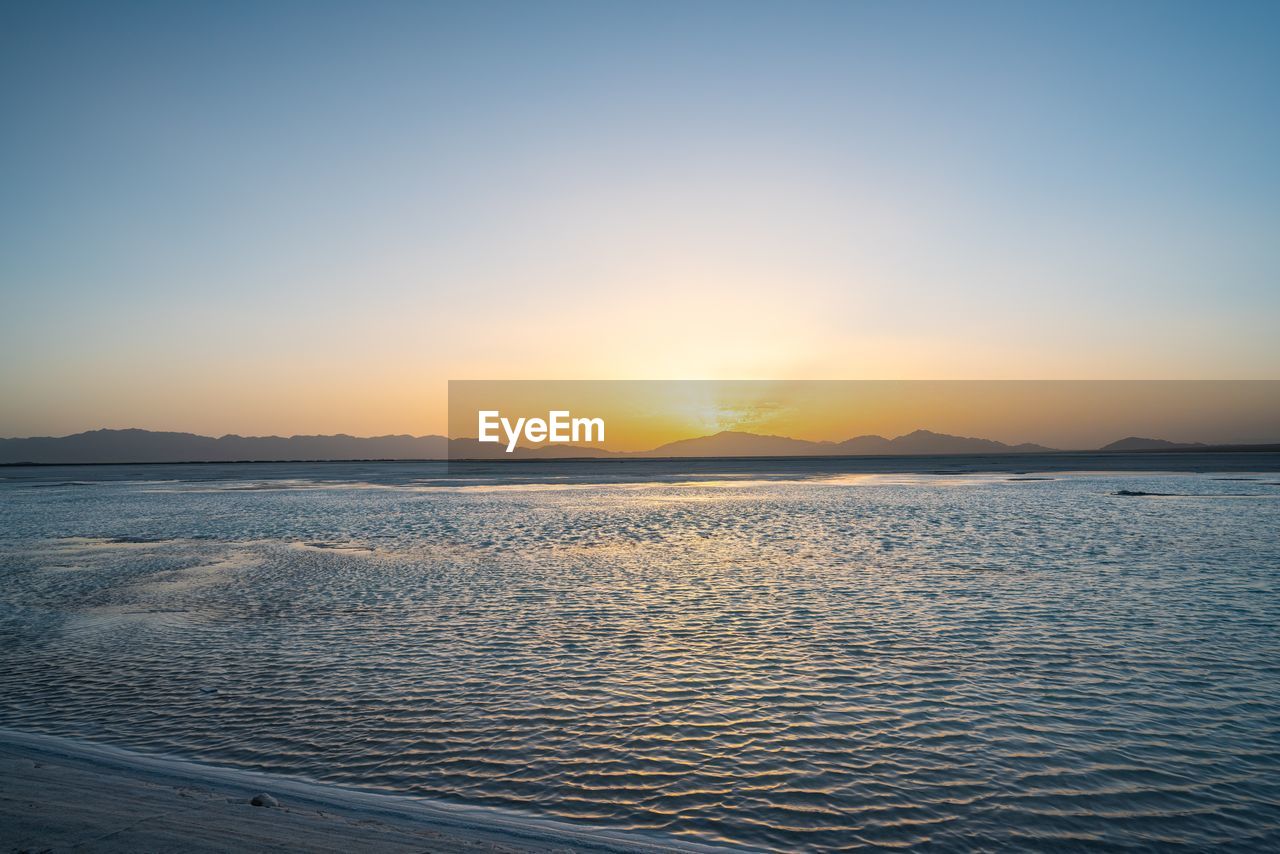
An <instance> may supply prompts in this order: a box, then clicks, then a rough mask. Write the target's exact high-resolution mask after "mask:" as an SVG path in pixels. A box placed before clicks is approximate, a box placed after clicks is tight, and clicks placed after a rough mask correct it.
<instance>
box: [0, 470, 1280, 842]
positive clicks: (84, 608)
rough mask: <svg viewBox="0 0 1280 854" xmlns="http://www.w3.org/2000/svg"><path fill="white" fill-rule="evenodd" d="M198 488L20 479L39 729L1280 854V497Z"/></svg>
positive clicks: (754, 820) (1202, 482)
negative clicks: (1279, 533)
mask: <svg viewBox="0 0 1280 854" xmlns="http://www.w3.org/2000/svg"><path fill="white" fill-rule="evenodd" d="M673 465H674V464H673ZM194 468H196V469H199V467H194ZM690 468H691V469H692V468H694V467H690ZM192 469H193V467H166V466H148V467H142V468H140V469H138V470H136V472H133V473H132V474H133V477H132V479H128V478H122V476H121V470H120V469H98V470H96V471H95V470H94V469H91V468H78V469H75V470H74V471H55V470H43V471H36V470H26V469H23V470H18V469H10V470H7V471H4V472H0V474H2V475H4V476H5V477H6V478H7V479H6V480H4V481H0V536H2V537H3V539H0V602H2V603H3V604H0V650H2V651H0V725H4V726H11V727H15V728H19V729H29V730H36V731H43V732H52V733H57V734H63V735H74V736H81V737H86V738H90V739H93V740H97V741H103V742H111V743H116V744H122V745H126V746H132V747H137V748H142V749H146V750H152V751H158V752H165V753H171V754H176V755H179V756H183V757H187V758H192V759H198V760H202V761H208V762H213V763H218V764H224V765H233V766H238V767H244V768H253V769H260V770H267V771H273V772H278V773H285V774H291V775H297V776H301V777H307V778H311V779H316V780H323V781H330V782H337V783H342V784H346V785H354V786H360V787H366V788H379V789H386V790H393V791H397V792H402V793H410V794H417V795H421V796H426V797H431V798H438V799H445V800H456V801H464V802H467V803H477V804H491V805H495V806H503V807H510V808H515V809H519V810H524V811H527V812H530V813H536V814H541V815H548V816H555V817H559V818H566V819H570V820H575V821H580V822H584V823H587V824H596V825H604V826H608V827H613V828H626V829H632V830H640V831H644V832H653V833H662V834H672V835H676V836H679V837H683V838H688V839H693V840H698V841H703V842H712V843H720V844H726V845H735V846H742V847H747V848H758V849H772V850H778V851H803V850H809V851H828V850H837V849H845V848H852V847H858V846H862V845H865V846H895V847H896V846H905V845H913V844H915V845H921V846H924V847H929V846H933V847H937V848H940V849H975V848H977V849H994V848H1009V847H1017V848H1021V849H1045V850H1050V849H1052V850H1059V849H1061V848H1063V847H1072V846H1074V845H1080V844H1086V843H1088V844H1093V845H1102V846H1109V845H1114V846H1137V847H1154V848H1167V847H1175V846H1179V845H1181V846H1186V847H1188V848H1194V849H1204V848H1210V847H1215V846H1222V845H1226V846H1230V847H1236V848H1240V849H1256V850H1267V849H1275V848H1277V847H1280V807H1277V804H1278V803H1280V633H1278V631H1277V630H1278V629H1280V590H1278V588H1280V537H1277V536H1276V532H1277V531H1278V530H1280V477H1278V476H1277V475H1276V474H1275V473H1256V474H1255V473H1248V472H1245V473H1239V472H1235V473H1230V474H1210V473H1201V474H1197V473H1182V474H1160V473H1152V472H1148V473H1128V474H1125V473H1090V474H1063V473H1055V474H1047V475H1036V474H1026V473H1017V474H1015V473H1012V472H1000V473H994V474H992V473H989V474H965V473H946V474H920V473H917V474H848V473H846V474H843V475H840V476H836V477H825V476H816V475H817V474H820V472H818V471H817V470H814V471H810V470H805V471H803V472H800V475H803V476H796V473H795V472H792V473H791V474H790V475H788V474H787V473H786V472H782V473H778V472H776V471H765V470H764V468H761V469H760V471H758V472H756V474H757V475H760V476H755V475H753V473H752V471H751V470H749V468H748V469H742V468H733V470H732V471H727V472H721V473H719V475H718V474H717V472H715V471H712V470H704V469H699V470H698V471H689V472H686V473H685V474H684V475H683V476H682V475H681V472H680V471H679V470H674V471H673V472H666V471H664V472H663V476H662V478H661V479H660V480H659V481H657V482H654V481H652V480H650V481H644V480H637V479H635V478H626V477H621V478H614V477H611V478H610V482H606V483H593V482H590V480H591V479H589V478H587V479H584V478H580V477H571V476H570V477H562V478H560V479H559V480H558V481H556V480H553V481H551V482H548V481H547V480H546V479H545V478H542V479H540V481H539V482H537V483H530V482H526V481H528V480H530V479H529V478H516V479H515V480H516V481H517V482H515V483H508V482H500V481H499V480H495V479H494V478H493V477H489V476H479V477H466V478H461V477H459V476H458V475H457V473H456V472H453V473H449V472H446V471H444V470H443V469H442V467H440V466H428V465H423V466H417V467H415V466H412V465H407V464H396V465H395V466H393V467H387V468H381V469H380V468H378V467H377V466H376V464H364V465H358V466H354V467H348V468H341V467H334V466H323V465H320V466H316V465H312V466H307V465H292V466H274V467H262V466H252V465H249V466H220V467H217V468H216V470H215V469H204V470H202V471H201V472H200V473H197V474H192ZM939 470H944V469H939ZM33 471H34V472H35V473H34V474H33V473H32V472H33ZM126 473H127V474H128V473H130V472H126ZM1033 477H1044V478H1046V479H1030V478H1033ZM1227 478H1230V479H1227ZM1121 490H1127V491H1130V492H1145V493H1165V495H1136V496H1121V495H1116V494H1115V493H1117V492H1119V491H1121Z"/></svg>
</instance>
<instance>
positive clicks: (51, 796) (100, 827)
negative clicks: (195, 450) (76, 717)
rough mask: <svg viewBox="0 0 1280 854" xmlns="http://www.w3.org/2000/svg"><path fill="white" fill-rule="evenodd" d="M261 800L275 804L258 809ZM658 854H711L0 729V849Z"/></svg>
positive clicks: (194, 853)
mask: <svg viewBox="0 0 1280 854" xmlns="http://www.w3.org/2000/svg"><path fill="white" fill-rule="evenodd" d="M259 793H266V794H268V795H270V796H271V797H272V798H274V799H275V800H276V802H277V805H276V806H254V805H253V804H252V803H251V800H252V799H253V798H254V797H255V796H256V795H257V794H259ZM71 850H76V851H95V852H109V854H115V852H119V853H120V854H124V852H131V853H132V852H161V851H183V852H190V854H202V853H203V852H210V854H212V852H235V851H280V852H287V851H307V852H335V854H337V852H355V851H379V852H410V851H413V852H418V854H437V852H438V854H444V852H464V854H465V852H474V854H497V852H504V854H517V853H518V852H521V853H522V852H561V853H562V854H569V852H579V851H581V852H599V851H614V852H658V851H672V850H684V851H704V852H705V851H712V850H714V849H711V848H708V847H705V846H677V844H676V843H675V842H667V841H663V840H656V841H655V840H651V839H647V838H636V837H631V836H628V835H626V834H619V833H611V832H607V831H594V830H592V829H589V828H588V829H583V828H577V827H570V826H567V825H564V824H562V823H557V822H550V821H540V820H536V819H529V818H526V817H524V816H519V815H516V814H512V813H506V812H502V811H498V810H489V809H484V808H471V807H460V806H454V805H451V804H441V803H436V802H430V801H425V800H419V799H414V798H407V797H399V796H395V795H384V794H377V793H369V792H360V791H355V790H350V789H343V788H340V787H336V786H325V785H320V784H314V783H306V782H302V781H297V780H289V779H285V778H280V777H272V776H270V775H266V774H258V773H254V772H249V771H237V770H233V769H224V768H215V767H211V766H204V765H198V764H196V763H191V762H184V761H181V760H174V759H168V758H164V757H155V756H150V755H145V754H139V753H132V752H129V751H125V750H121V749H118V748H113V747H107V746H103V745H96V744H89V743H85V742H79V741H73V740H71V739H64V738H58V737H54V736H44V735H35V734H30V733H20V732H16V731H13V730H0V851H11V852H26V851H30V852H37V851H38V852H45V851H48V852H58V851H71Z"/></svg>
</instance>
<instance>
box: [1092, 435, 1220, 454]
mask: <svg viewBox="0 0 1280 854" xmlns="http://www.w3.org/2000/svg"><path fill="white" fill-rule="evenodd" d="M1207 447H1209V446H1208V445H1205V444H1204V443H1203V442H1182V443H1179V442H1170V441H1168V440H1166V439H1144V438H1142V437H1141V436H1126V437H1125V438H1123V439H1120V440H1118V441H1115V442H1112V443H1111V444H1110V445H1103V446H1102V447H1101V448H1099V449H1098V450H1100V451H1173V450H1177V449H1180V448H1207Z"/></svg>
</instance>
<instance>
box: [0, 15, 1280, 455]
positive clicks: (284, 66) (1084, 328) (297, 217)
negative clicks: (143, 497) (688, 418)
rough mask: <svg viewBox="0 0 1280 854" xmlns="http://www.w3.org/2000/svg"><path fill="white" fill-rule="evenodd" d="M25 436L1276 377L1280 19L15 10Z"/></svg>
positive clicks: (378, 424) (0, 226)
mask: <svg viewBox="0 0 1280 854" xmlns="http://www.w3.org/2000/svg"><path fill="white" fill-rule="evenodd" d="M0 42H2V47H0V104H2V109H3V116H4V133H3V134H0V187H3V193H0V300H2V307H3V310H2V311H0V395H2V399H3V400H4V406H3V407H0V435H30V434H41V433H64V432H71V431H74V430H80V429H87V428H93V427H100V426H112V427H124V426H141V427H148V428H157V429H162V428H168V429H189V430H194V431H198V432H210V433H220V432H231V431H234V432H241V433H263V432H282V433H291V432H335V431H340V430H341V431H346V432H352V433H361V434H369V433H385V432H413V433H425V432H431V431H433V430H434V431H436V432H440V431H442V430H443V428H444V417H443V405H444V396H445V386H444V381H445V380H446V379H447V378H450V377H453V378H483V377H492V378H518V377H549V378H551V377H561V378H566V377H600V378H614V377H618V378H625V377H630V378H686V377H703V378H716V377H740V378H778V377H792V378H825V377H848V378H858V377H879V378H1003V377H1021V378H1063V377H1072V378H1110V377H1123V378H1166V377H1182V378H1204V377H1221V378H1228V377H1232V378H1254V377H1266V378H1275V377H1280V335H1277V332H1276V330H1277V329H1280V94H1278V93H1280V3H1275V2H1269V3H1242V2H1232V3H1224V4H1220V3H1209V2H1204V3H1178V2H1150V3H1124V2H1121V3H1096V4H1094V3H1060V4H1053V5H1051V4H1047V3H1030V2H1018V3H921V2H903V3H859V2H844V3H831V4H827V3H773V4H766V3H743V2H733V3H709V2H689V3H653V2H645V3H629V4H624V3H609V2H592V3H534V2H520V3H510V4H506V3H503V4H486V3H458V4H427V3H354V2H353V3H348V4H332V3H314V2H307V3H296V4H295V3H280V2H265V3H236V2H219V3H209V4H199V3H161V2H154V3H106V2H100V3H92V4H91V3H84V4H80V3H58V2H30V3H26V2H24V3H8V4H5V6H4V8H3V11H0Z"/></svg>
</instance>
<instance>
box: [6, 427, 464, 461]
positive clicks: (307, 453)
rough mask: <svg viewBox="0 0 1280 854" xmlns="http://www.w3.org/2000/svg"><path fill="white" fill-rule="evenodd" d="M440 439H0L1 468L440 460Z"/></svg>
mask: <svg viewBox="0 0 1280 854" xmlns="http://www.w3.org/2000/svg"><path fill="white" fill-rule="evenodd" d="M446 445H447V443H446V440H445V438H444V437H443V436H407V435H402V436H374V437H372V438H368V439H363V438H358V437H356V436H347V435H344V434H339V435H336V436H287V437H285V436H235V435H229V436H222V437H220V438H216V439H215V438H213V437H211V436H197V435H196V434H194V433H165V432H156V431H151V430H90V431H89V432H87V433H76V434H75V435H72V436H60V437H57V438H54V437H36V438H31V439H0V463H20V462H23V463H164V462H234V461H240V460H244V461H264V460H426V459H436V460H440V459H444V458H445V456H446Z"/></svg>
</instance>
